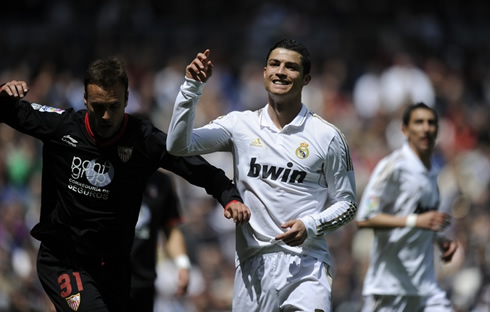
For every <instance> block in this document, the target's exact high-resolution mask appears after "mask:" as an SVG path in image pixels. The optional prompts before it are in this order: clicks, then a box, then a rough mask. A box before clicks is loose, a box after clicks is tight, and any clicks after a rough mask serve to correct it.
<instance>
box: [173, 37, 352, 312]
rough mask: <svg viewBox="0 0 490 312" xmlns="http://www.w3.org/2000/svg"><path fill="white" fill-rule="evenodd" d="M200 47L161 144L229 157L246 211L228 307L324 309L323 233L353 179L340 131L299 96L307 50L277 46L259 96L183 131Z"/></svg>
mask: <svg viewBox="0 0 490 312" xmlns="http://www.w3.org/2000/svg"><path fill="white" fill-rule="evenodd" d="M209 53H210V51H209V50H206V51H204V52H203V53H199V54H197V57H196V58H195V59H194V60H193V61H192V62H191V63H190V64H189V65H188V66H187V67H186V76H185V82H184V84H183V85H182V87H181V90H180V92H179V94H178V96H177V99H176V103H175V107H174V112H173V117H172V120H171V123H170V127H169V133H168V134H169V135H168V137H167V142H168V148H169V152H170V153H173V154H175V155H197V154H205V153H211V152H216V151H228V152H231V153H232V154H233V159H234V170H235V171H234V179H235V183H236V185H237V188H238V190H239V192H240V194H241V195H242V197H243V199H244V203H245V205H247V206H248V207H249V208H250V211H251V214H252V215H251V218H250V221H249V223H248V224H237V228H236V230H237V232H236V275H235V285H234V298H233V311H247V312H252V311H257V312H263V311H268V312H273V311H318V312H320V311H324V312H326V311H331V306H332V302H331V282H332V280H331V276H330V274H329V266H330V254H329V251H328V246H327V243H326V240H325V237H324V234H326V233H328V232H330V231H333V230H335V229H337V228H339V227H341V226H343V225H345V224H347V223H348V222H350V221H351V220H353V219H354V217H355V213H356V210H357V205H356V195H355V180H354V170H353V166H352V160H351V157H350V153H349V147H348V145H347V142H346V139H345V137H344V135H343V134H342V133H341V132H340V131H339V129H337V128H336V127H335V126H334V125H332V124H331V123H329V122H327V121H326V120H324V119H322V118H320V117H319V116H318V115H316V114H315V113H313V112H312V111H310V110H309V109H308V108H306V106H305V105H304V104H303V103H302V101H301V93H302V89H303V87H304V86H306V85H307V84H308V83H309V82H310V80H311V75H310V67H311V61H310V56H309V52H308V51H307V49H306V48H305V47H304V46H303V45H302V44H300V43H298V42H296V41H294V40H282V41H280V42H278V43H277V44H276V45H274V46H273V47H272V48H271V50H270V51H269V53H268V55H267V58H266V65H265V68H264V72H263V74H264V86H265V89H266V91H267V94H268V101H269V102H268V103H267V104H266V105H265V106H264V107H263V108H261V109H259V110H257V111H243V112H231V113H229V114H227V115H226V116H223V117H220V118H217V119H216V120H214V121H213V122H211V123H209V124H208V125H206V126H204V127H202V128H198V129H193V123H194V116H195V106H196V104H197V102H198V100H199V98H200V96H201V94H202V91H203V88H204V83H205V82H206V81H207V80H208V79H209V77H210V76H211V74H212V69H213V64H212V62H211V61H210V60H209Z"/></svg>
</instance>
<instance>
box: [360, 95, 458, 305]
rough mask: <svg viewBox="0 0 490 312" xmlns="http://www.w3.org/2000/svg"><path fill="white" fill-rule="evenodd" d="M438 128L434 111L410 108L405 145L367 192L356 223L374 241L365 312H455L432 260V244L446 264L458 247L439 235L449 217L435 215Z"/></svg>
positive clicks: (406, 116)
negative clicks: (434, 156)
mask: <svg viewBox="0 0 490 312" xmlns="http://www.w3.org/2000/svg"><path fill="white" fill-rule="evenodd" d="M438 130H439V125H438V116H437V114H436V112H435V111H434V110H433V109H432V108H430V107H428V106H427V105H425V104H424V103H417V104H414V105H411V106H409V107H408V108H407V109H406V111H405V113H404V115H403V123H402V131H403V134H404V135H405V136H406V138H407V140H406V143H405V144H404V145H403V147H401V148H400V149H398V150H396V151H394V152H393V153H391V154H390V155H388V156H386V157H385V158H384V159H382V160H381V161H380V162H379V163H378V165H377V166H376V168H375V169H374V171H373V173H372V175H371V178H370V180H369V183H368V184H367V186H366V188H365V190H364V193H363V196H362V199H361V202H360V205H359V213H358V215H357V225H358V226H359V228H371V229H374V241H373V245H372V250H371V259H370V266H369V269H368V272H367V274H366V278H365V280H364V288H363V295H364V299H365V302H364V306H363V310H362V311H365V312H374V311H376V312H388V311H389V312H402V311H406V312H409V311H427V312H428V311H437V312H444V311H447V312H449V311H452V308H451V303H450V302H449V300H448V299H447V298H446V294H445V292H444V291H443V290H441V289H440V287H439V285H438V284H437V280H436V275H435V270H434V259H433V254H434V252H433V244H434V242H436V243H437V244H438V246H439V248H440V249H441V252H442V255H441V258H442V260H443V261H450V260H451V258H452V257H453V255H454V253H455V251H456V248H457V245H456V243H455V242H454V241H452V240H449V239H448V238H446V237H445V236H443V235H442V234H441V231H443V230H444V229H445V228H446V227H447V226H448V225H449V223H450V216H449V215H448V214H446V213H443V212H439V211H437V210H438V209H439V200H440V199H439V190H438V187H437V169H436V168H435V167H434V166H433V165H432V163H431V157H432V152H433V150H434V146H435V142H436V137H437V132H438Z"/></svg>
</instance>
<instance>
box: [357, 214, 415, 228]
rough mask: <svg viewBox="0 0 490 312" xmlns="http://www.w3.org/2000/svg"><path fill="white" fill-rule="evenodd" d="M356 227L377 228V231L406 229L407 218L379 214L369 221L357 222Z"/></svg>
mask: <svg viewBox="0 0 490 312" xmlns="http://www.w3.org/2000/svg"><path fill="white" fill-rule="evenodd" d="M357 226H358V227H359V228H378V229H382V228H386V229H390V228H397V227H406V226H407V216H395V215H390V214H385V213H380V214H377V215H376V216H374V217H372V218H369V219H365V220H358V221H357Z"/></svg>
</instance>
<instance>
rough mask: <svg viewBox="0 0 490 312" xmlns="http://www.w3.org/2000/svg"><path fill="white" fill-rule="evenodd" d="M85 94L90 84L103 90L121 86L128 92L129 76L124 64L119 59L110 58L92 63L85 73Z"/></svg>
mask: <svg viewBox="0 0 490 312" xmlns="http://www.w3.org/2000/svg"><path fill="white" fill-rule="evenodd" d="M83 83H84V87H85V92H87V86H88V85H90V84H94V85H97V86H99V87H102V88H109V87H112V86H114V85H115V84H117V83H119V84H121V85H122V86H123V87H124V88H125V90H128V87H129V82H128V74H127V73H126V68H125V66H124V62H123V61H122V60H121V59H119V58H118V57H109V58H104V59H97V60H95V61H93V62H92V63H90V65H89V66H88V68H87V71H86V72H85V79H84V82H83Z"/></svg>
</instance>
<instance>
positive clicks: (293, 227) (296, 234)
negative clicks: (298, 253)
mask: <svg viewBox="0 0 490 312" xmlns="http://www.w3.org/2000/svg"><path fill="white" fill-rule="evenodd" d="M281 227H282V228H289V229H288V230H287V231H286V232H284V233H282V234H280V235H278V236H276V237H275V240H282V241H283V242H284V243H285V244H286V245H288V246H299V245H301V244H303V242H304V241H305V239H306V237H307V234H306V228H305V225H304V223H303V222H302V221H300V220H290V221H287V222H285V223H284V224H282V225H281Z"/></svg>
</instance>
